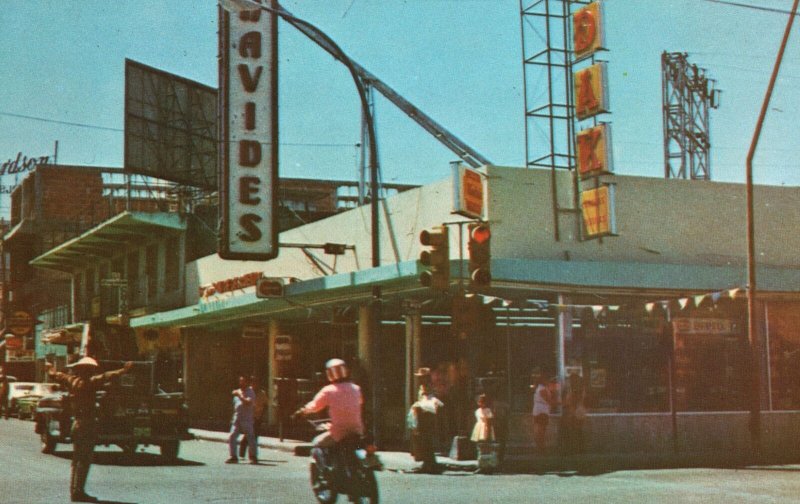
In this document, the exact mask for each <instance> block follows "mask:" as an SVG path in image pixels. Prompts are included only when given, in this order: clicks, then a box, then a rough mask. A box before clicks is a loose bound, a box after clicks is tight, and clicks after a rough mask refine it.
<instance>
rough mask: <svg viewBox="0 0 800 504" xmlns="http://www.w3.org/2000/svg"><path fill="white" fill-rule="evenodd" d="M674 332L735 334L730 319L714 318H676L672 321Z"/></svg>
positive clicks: (712, 334) (715, 334) (710, 334)
mask: <svg viewBox="0 0 800 504" xmlns="http://www.w3.org/2000/svg"><path fill="white" fill-rule="evenodd" d="M672 326H673V328H674V330H675V334H684V335H693V334H702V335H706V336H731V335H735V334H737V331H736V326H735V324H734V323H733V321H731V320H727V319H715V318H676V319H674V320H673V322H672Z"/></svg>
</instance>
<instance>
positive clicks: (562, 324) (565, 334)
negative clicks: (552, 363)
mask: <svg viewBox="0 0 800 504" xmlns="http://www.w3.org/2000/svg"><path fill="white" fill-rule="evenodd" d="M571 301H572V300H571V299H570V298H569V296H564V295H563V294H559V296H558V304H559V306H562V307H563V309H561V310H559V311H558V336H557V338H558V339H557V340H556V366H557V369H556V372H557V375H558V383H560V384H561V386H562V387H563V385H564V383H566V381H565V380H566V369H565V364H566V360H567V356H566V348H567V345H566V343H567V342H568V341H569V342H572V310H571V309H570V308H569V306H570V303H571ZM570 346H572V345H570Z"/></svg>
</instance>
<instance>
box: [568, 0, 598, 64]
mask: <svg viewBox="0 0 800 504" xmlns="http://www.w3.org/2000/svg"><path fill="white" fill-rule="evenodd" d="M603 44H604V32H603V10H602V9H601V8H600V3H599V2H593V3H590V4H589V5H587V6H586V7H583V8H582V9H580V10H577V11H575V14H573V15H572V49H573V51H574V53H575V59H582V58H585V57H587V56H591V55H592V54H594V53H595V52H597V51H598V50H599V49H601V48H602V47H603Z"/></svg>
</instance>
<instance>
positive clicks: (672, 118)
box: [661, 51, 720, 180]
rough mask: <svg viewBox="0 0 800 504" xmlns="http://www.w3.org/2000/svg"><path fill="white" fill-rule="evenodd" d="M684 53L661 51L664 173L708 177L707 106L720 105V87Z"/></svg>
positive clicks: (709, 171)
mask: <svg viewBox="0 0 800 504" xmlns="http://www.w3.org/2000/svg"><path fill="white" fill-rule="evenodd" d="M687 56H688V55H687V54H686V53H677V52H675V53H668V52H666V51H664V52H663V53H662V54H661V90H662V93H661V94H662V110H663V121H664V177H665V178H668V179H669V178H682V179H686V178H691V179H692V180H711V166H710V164H709V151H710V150H711V136H710V131H709V123H708V109H709V107H710V108H717V107H718V106H719V93H720V91H719V90H717V89H714V81H713V80H709V79H708V78H706V76H705V70H704V69H702V68H698V67H697V65H690V64H689V61H688V60H687Z"/></svg>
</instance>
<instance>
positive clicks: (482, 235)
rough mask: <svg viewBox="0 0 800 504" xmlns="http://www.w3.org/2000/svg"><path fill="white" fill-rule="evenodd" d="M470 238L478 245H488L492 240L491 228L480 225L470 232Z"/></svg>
mask: <svg viewBox="0 0 800 504" xmlns="http://www.w3.org/2000/svg"><path fill="white" fill-rule="evenodd" d="M470 238H471V239H472V241H474V242H475V243H478V244H481V243H486V242H488V241H489V240H490V239H491V238H492V232H491V230H490V229H489V226H484V225H483V224H480V225H477V226H475V227H474V228H472V230H470Z"/></svg>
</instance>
